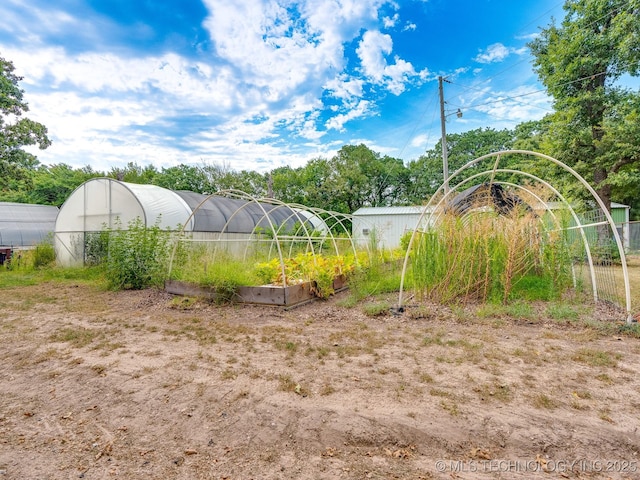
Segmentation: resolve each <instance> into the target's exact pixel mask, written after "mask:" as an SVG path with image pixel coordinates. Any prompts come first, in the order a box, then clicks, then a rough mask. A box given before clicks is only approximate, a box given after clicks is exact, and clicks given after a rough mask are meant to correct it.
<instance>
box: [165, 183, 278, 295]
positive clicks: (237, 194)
mask: <svg viewBox="0 0 640 480" xmlns="http://www.w3.org/2000/svg"><path fill="white" fill-rule="evenodd" d="M226 194H229V195H230V196H232V197H235V198H240V199H243V200H248V202H247V203H246V204H245V205H243V206H242V207H240V208H238V209H236V211H235V212H234V213H233V215H231V217H230V218H229V219H228V220H227V222H226V223H225V225H224V226H223V228H222V229H221V231H220V234H222V233H224V231H225V229H226V228H227V225H228V224H229V221H230V220H231V219H232V218H233V217H234V216H235V215H236V214H237V213H238V211H239V210H242V209H243V208H245V207H246V206H247V205H249V202H250V201H254V202H256V203H257V204H258V206H259V207H260V209H261V210H262V212H263V213H265V214H266V212H265V210H264V208H262V206H261V205H260V203H259V202H257V199H256V198H255V197H253V196H251V195H249V194H247V193H245V192H243V191H241V190H236V189H228V190H222V191H220V192H216V193H212V194H210V195H207V196H206V197H205V198H204V199H203V200H202V201H201V202H200V203H199V204H198V206H197V207H196V208H194V209H193V211H192V212H191V215H189V218H187V221H186V222H185V225H183V227H182V230H180V235H182V234H184V230H185V227H186V225H187V224H189V222H190V221H191V219H192V218H193V217H194V215H195V214H196V212H197V211H198V210H199V209H200V207H202V205H204V204H205V203H206V202H208V201H209V200H210V199H211V198H213V197H216V196H225V195H226ZM267 220H268V221H269V225H270V226H271V231H272V232H273V233H274V238H275V229H274V228H273V222H271V219H270V218H268V217H267ZM218 240H219V239H218ZM179 241H180V239H179V238H178V239H177V240H176V242H175V244H174V247H173V251H172V252H171V259H170V260H169V269H168V275H171V271H172V268H173V260H174V258H175V254H176V250H177V249H178V243H179ZM276 245H277V247H278V256H279V259H280V267H281V269H282V280H283V285H284V286H285V287H286V286H287V276H286V270H285V264H284V258H283V256H282V249H281V248H280V244H279V242H277V241H276ZM216 248H217V247H216ZM216 251H217V250H216ZM214 255H215V254H214Z"/></svg>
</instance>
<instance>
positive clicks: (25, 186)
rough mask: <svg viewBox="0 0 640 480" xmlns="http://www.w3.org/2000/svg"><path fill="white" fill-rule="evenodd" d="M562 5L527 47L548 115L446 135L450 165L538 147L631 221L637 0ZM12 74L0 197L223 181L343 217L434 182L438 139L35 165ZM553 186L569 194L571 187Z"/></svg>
mask: <svg viewBox="0 0 640 480" xmlns="http://www.w3.org/2000/svg"><path fill="white" fill-rule="evenodd" d="M564 10H565V12H566V15H565V18H564V20H563V21H562V22H561V23H560V24H556V22H555V21H552V23H551V25H549V26H548V27H546V28H543V29H542V30H541V32H540V35H539V36H538V37H537V38H536V39H535V40H533V41H532V42H531V43H530V44H529V48H530V50H531V53H532V56H533V59H534V60H533V68H534V71H535V72H536V74H537V75H538V77H539V79H540V80H541V82H542V83H543V85H544V86H545V87H546V89H547V92H548V94H549V95H550V96H551V97H552V99H553V105H554V111H553V112H552V113H550V114H548V115H546V116H545V117H544V118H542V119H541V120H538V121H530V122H525V123H522V124H520V125H518V126H516V127H515V128H514V129H513V130H509V129H504V130H495V129H492V128H481V129H475V130H471V131H468V132H464V133H461V134H449V135H447V138H446V142H447V148H448V152H449V166H450V171H455V170H456V169H457V168H459V167H461V166H462V165H464V164H465V163H466V162H468V161H469V160H472V159H474V158H477V157H479V156H481V155H484V154H487V153H491V152H495V151H499V150H506V149H524V150H533V151H536V152H540V153H545V154H547V155H550V156H552V157H555V158H557V159H559V160H561V161H562V162H564V163H566V164H567V165H569V166H571V167H573V168H574V169H575V170H577V171H578V173H580V174H581V175H582V176H583V177H584V178H586V179H587V181H589V182H590V183H591V184H592V185H593V186H594V187H595V188H596V191H597V192H598V194H599V196H600V197H601V198H602V200H603V201H604V202H605V204H607V205H610V202H611V201H617V202H621V203H625V204H628V205H631V207H632V210H631V212H632V216H633V217H634V218H639V219H640V93H639V92H638V91H637V90H632V89H629V88H624V87H621V86H620V85H619V82H618V80H619V79H620V78H621V77H622V76H623V75H629V76H638V74H639V73H640V49H638V44H640V42H639V41H638V39H639V38H640V22H638V21H637V12H638V11H640V0H625V1H621V0H567V1H565V4H564ZM20 80H21V78H20V77H18V76H16V75H15V73H14V66H13V64H12V62H11V61H9V60H5V59H4V58H2V57H0V201H14V202H26V203H39V204H47V205H57V206H60V205H62V203H63V202H64V201H65V199H66V198H67V197H68V196H69V195H70V194H71V192H72V191H73V190H74V189H75V188H76V187H77V186H79V185H80V184H82V183H83V182H85V181H86V180H88V179H90V178H94V177H101V176H106V177H113V178H116V179H119V180H123V181H126V182H132V183H144V184H154V185H159V186H162V187H165V188H169V189H173V190H191V191H195V192H200V193H214V192H217V191H221V190H226V189H230V188H233V189H238V190H242V191H244V192H246V193H249V194H251V195H254V196H257V197H265V196H269V197H273V198H277V199H279V200H282V201H285V202H291V203H300V204H303V205H308V206H313V207H319V208H324V209H327V210H333V211H338V212H344V213H351V212H353V211H355V210H357V209H358V208H360V207H363V206H372V207H379V206H391V205H410V204H422V203H424V202H425V201H426V200H427V199H428V198H429V196H430V195H432V194H433V193H434V192H435V190H436V189H437V188H438V187H439V186H440V185H441V184H442V181H443V176H442V156H441V151H442V150H441V144H440V143H438V144H437V145H435V146H434V148H432V149H428V150H427V151H426V152H425V153H424V154H423V155H421V156H420V157H419V158H417V159H415V160H411V161H409V162H408V163H406V164H405V163H404V162H403V161H402V160H401V159H398V158H393V157H390V156H387V155H381V154H380V153H378V152H375V151H373V150H371V149H370V148H368V147H367V146H366V145H364V144H360V145H345V146H343V147H342V148H341V149H340V150H339V151H338V152H337V154H336V155H334V156H333V157H331V158H314V159H311V160H309V161H308V162H307V164H305V165H304V166H302V167H297V168H292V167H288V166H285V167H279V168H276V169H273V170H271V171H269V172H267V173H258V172H254V171H247V170H242V171H235V170H233V169H232V168H231V167H230V166H229V165H218V164H211V163H206V162H201V164H196V165H186V164H182V165H178V166H174V167H167V168H165V167H162V168H160V169H158V168H157V167H155V166H153V165H146V166H140V165H138V164H137V163H136V162H135V161H133V162H130V163H128V165H127V166H126V167H124V168H113V169H111V170H110V171H108V172H100V171H95V170H93V169H92V168H91V167H90V166H85V167H83V168H73V167H71V166H69V165H66V164H56V165H43V164H40V163H39V161H38V160H37V157H36V156H34V155H32V154H30V153H27V152H26V151H25V150H24V148H23V147H25V146H28V145H37V146H38V147H39V148H42V149H44V148H47V147H48V146H49V145H50V143H51V142H50V141H49V138H48V136H47V129H46V127H45V126H44V125H41V124H39V123H38V122H34V121H32V120H29V119H28V118H27V117H26V116H25V113H26V112H27V111H28V105H27V103H26V102H25V100H24V98H23V93H24V92H23V91H22V90H21V89H20V87H19V82H20ZM526 161H527V160H522V162H526ZM516 162H517V160H516ZM528 162H529V163H527V164H523V165H518V166H519V167H520V168H526V169H527V170H528V171H530V172H532V173H535V174H537V175H539V176H541V177H542V178H544V179H545V180H547V181H549V182H550V183H554V179H555V178H556V177H558V178H559V176H558V172H557V170H554V169H553V168H548V167H543V166H541V165H538V164H536V163H535V162H532V161H531V160H528ZM564 188H565V189H566V190H569V191H570V190H571V185H564Z"/></svg>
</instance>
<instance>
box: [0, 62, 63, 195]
mask: <svg viewBox="0 0 640 480" xmlns="http://www.w3.org/2000/svg"><path fill="white" fill-rule="evenodd" d="M14 71H15V67H14V66H13V63H12V62H10V61H8V60H5V59H4V58H2V57H0V195H1V196H2V198H8V197H10V196H11V195H12V192H14V194H15V193H16V192H20V191H27V190H29V189H30V187H31V182H32V174H33V171H34V169H35V167H36V166H37V165H38V163H39V162H38V160H37V158H36V157H35V155H33V154H31V153H29V152H27V151H25V150H24V148H23V147H26V146H30V145H37V146H38V147H39V148H40V149H45V148H47V147H48V146H49V145H51V141H50V140H49V138H48V137H47V128H46V127H45V126H44V125H42V124H41V123H38V122H34V121H33V120H30V119H29V118H26V117H24V116H23V115H24V114H25V113H26V112H28V111H29V107H28V105H27V103H26V102H25V101H24V98H23V96H24V90H22V89H21V88H20V87H19V85H18V83H19V82H20V80H22V77H19V76H17V75H16V74H15V73H14Z"/></svg>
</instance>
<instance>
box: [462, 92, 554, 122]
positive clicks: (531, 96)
mask: <svg viewBox="0 0 640 480" xmlns="http://www.w3.org/2000/svg"><path fill="white" fill-rule="evenodd" d="M484 93H485V94H484V95H482V96H480V97H478V98H476V99H473V102H472V103H476V102H478V101H481V103H482V104H481V105H478V106H477V107H475V110H477V111H480V112H483V113H486V114H487V115H489V116H490V117H492V118H493V119H494V120H495V121H499V122H507V121H508V122H509V123H511V124H512V125H513V124H517V123H520V122H525V121H528V120H531V119H532V118H540V117H541V116H543V115H544V114H545V113H548V112H549V111H550V110H551V102H550V99H549V96H548V95H547V94H546V93H545V92H544V91H541V90H536V89H535V88H533V87H531V86H522V87H518V88H515V89H513V90H510V91H502V92H490V91H489V90H488V89H487V90H485V92H484ZM479 98H481V100H479Z"/></svg>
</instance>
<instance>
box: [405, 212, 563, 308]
mask: <svg viewBox="0 0 640 480" xmlns="http://www.w3.org/2000/svg"><path fill="white" fill-rule="evenodd" d="M540 226H541V224H540V222H539V219H538V218H537V217H536V216H535V214H533V213H531V212H523V211H522V210H518V209H515V210H514V211H513V212H512V213H511V214H510V215H506V216H505V215H497V214H495V213H494V212H492V211H487V210H486V209H484V210H481V211H479V212H477V213H474V214H471V215H467V216H464V217H460V216H457V215H453V214H443V216H442V217H440V221H439V223H438V224H437V226H435V227H433V228H431V229H430V230H428V231H426V232H423V233H419V234H418V235H419V236H418V238H417V241H415V242H414V247H413V250H412V252H411V260H412V278H413V281H414V286H415V288H416V289H417V291H418V293H419V294H421V295H422V296H424V297H428V298H430V299H432V300H435V301H438V302H442V303H452V302H460V301H461V302H465V301H480V302H496V303H507V302H508V301H509V300H512V299H517V298H523V299H527V300H535V299H545V300H551V299H555V298H558V297H559V295H561V293H562V292H563V290H565V289H566V287H568V286H569V285H570V284H571V263H570V261H571V259H570V255H569V254H568V252H567V249H566V248H565V246H564V245H565V244H564V242H563V239H562V238H560V237H559V236H552V235H547V234H545V233H544V232H543V231H541V229H540Z"/></svg>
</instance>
